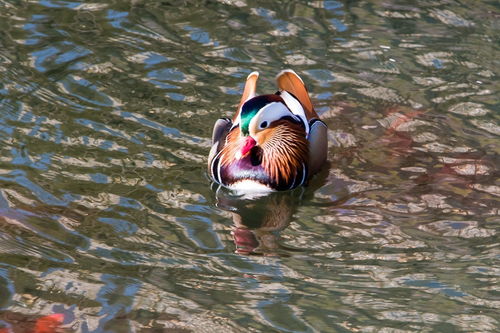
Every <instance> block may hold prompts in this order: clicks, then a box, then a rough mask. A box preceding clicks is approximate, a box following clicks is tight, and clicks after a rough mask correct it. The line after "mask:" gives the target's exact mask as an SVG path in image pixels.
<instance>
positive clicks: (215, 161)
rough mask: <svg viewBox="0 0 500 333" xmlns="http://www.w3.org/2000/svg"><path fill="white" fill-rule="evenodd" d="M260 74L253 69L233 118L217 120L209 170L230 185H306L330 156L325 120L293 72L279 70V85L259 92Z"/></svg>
mask: <svg viewBox="0 0 500 333" xmlns="http://www.w3.org/2000/svg"><path fill="white" fill-rule="evenodd" d="M257 78H258V73H256V72H253V73H251V74H250V75H249V77H248V79H247V83H246V85H245V89H244V94H243V96H242V100H241V102H240V107H238V113H237V114H236V116H235V117H234V118H233V121H234V123H233V122H232V121H231V120H229V119H227V118H224V119H219V120H218V121H217V122H216V124H215V126H214V135H213V137H212V149H211V151H210V155H209V164H208V167H209V174H210V176H211V178H212V179H213V180H214V181H215V182H217V183H219V184H221V185H223V186H226V187H229V188H239V189H240V188H241V187H245V186H247V185H248V184H252V183H253V184H256V185H257V186H254V187H255V188H267V189H268V190H278V191H281V190H288V189H293V188H295V187H297V186H300V185H304V184H306V183H307V181H308V179H309V176H311V175H312V174H314V173H315V172H317V171H318V170H319V168H320V167H321V166H322V165H323V164H324V161H325V160H326V151H327V132H326V125H325V124H324V123H323V122H322V121H321V120H319V118H318V117H317V114H316V112H315V111H314V109H313V108H312V104H311V102H310V100H309V95H308V93H307V90H306V89H305V86H304V83H303V81H302V80H301V79H300V78H299V77H298V75H297V74H296V73H295V72H293V71H291V70H286V71H283V72H281V73H280V74H278V76H277V82H278V88H279V89H280V91H279V92H278V93H276V94H271V95H260V96H256V94H255V88H256V81H257ZM285 88H286V89H285ZM305 99H307V100H305ZM304 105H306V107H304Z"/></svg>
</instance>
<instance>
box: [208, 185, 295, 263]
mask: <svg viewBox="0 0 500 333" xmlns="http://www.w3.org/2000/svg"><path fill="white" fill-rule="evenodd" d="M303 193H304V189H303V188H298V189H296V190H293V191H289V192H272V193H270V194H267V195H264V196H260V197H255V196H254V197H250V198H249V197H241V196H235V195H234V194H232V193H231V192H230V191H228V190H226V189H224V188H222V187H219V188H218V189H217V191H216V199H217V207H219V208H222V209H224V210H226V211H229V212H231V215H232V219H233V230H232V236H233V240H234V243H235V245H236V253H239V254H243V255H283V254H285V253H286V252H288V251H294V249H293V248H290V247H286V246H284V245H282V244H280V242H279V238H280V232H281V231H282V230H284V229H285V228H286V227H288V225H289V224H290V222H291V220H292V216H293V214H294V213H295V212H296V209H297V207H298V205H299V203H300V202H301V200H302V197H303Z"/></svg>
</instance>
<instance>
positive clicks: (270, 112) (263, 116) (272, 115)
mask: <svg viewBox="0 0 500 333" xmlns="http://www.w3.org/2000/svg"><path fill="white" fill-rule="evenodd" d="M287 116H291V117H293V116H294V115H293V113H292V112H291V111H290V110H289V109H288V108H287V106H286V105H285V104H283V103H282V102H272V103H269V104H267V105H266V106H264V107H263V108H262V109H260V110H259V112H257V114H256V115H255V117H254V118H253V119H252V120H251V122H250V127H252V126H254V127H253V128H257V129H264V128H267V127H269V125H271V123H272V122H273V121H276V120H279V119H281V118H282V117H287Z"/></svg>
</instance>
